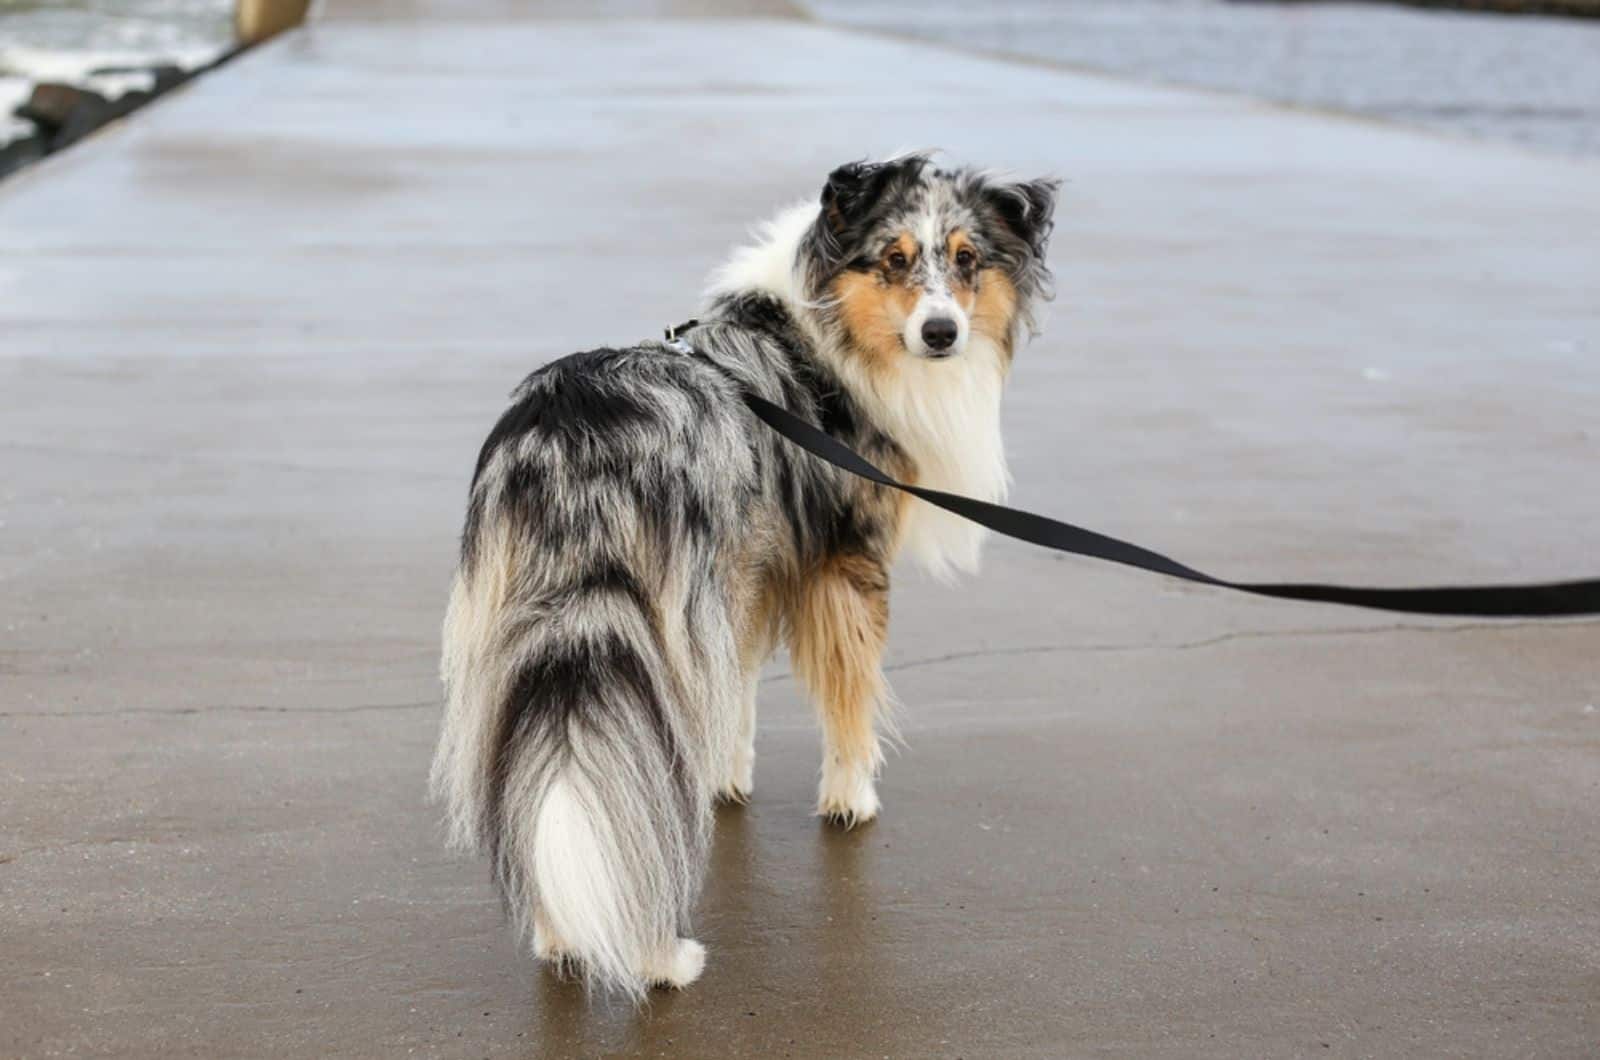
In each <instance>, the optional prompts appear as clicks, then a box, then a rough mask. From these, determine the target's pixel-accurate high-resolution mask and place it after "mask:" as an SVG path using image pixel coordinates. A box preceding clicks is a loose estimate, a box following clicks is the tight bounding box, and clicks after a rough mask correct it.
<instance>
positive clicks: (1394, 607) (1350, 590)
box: [667, 321, 1600, 618]
mask: <svg viewBox="0 0 1600 1060" xmlns="http://www.w3.org/2000/svg"><path fill="white" fill-rule="evenodd" d="M693 324H694V322H693V321H691V322H690V323H689V324H682V325H679V326H678V327H676V328H670V329H668V331H667V341H668V343H669V344H671V345H674V346H675V347H677V348H680V349H686V350H688V351H689V352H695V351H693V349H692V348H691V347H689V346H688V343H686V342H684V340H683V339H681V338H680V337H679V333H680V332H682V331H684V330H687V329H688V328H689V327H692V326H693ZM744 402H745V404H746V405H748V406H749V407H750V411H751V412H753V413H755V415H756V418H758V419H759V420H761V421H762V422H763V423H765V424H766V425H767V426H768V427H771V428H772V429H773V430H774V431H777V432H778V433H779V434H781V435H782V436H783V437H785V438H787V439H788V440H789V441H791V442H793V443H794V444H795V445H798V446H799V447H800V448H802V449H804V450H806V451H807V452H808V453H810V454H812V455H813V456H816V457H820V458H821V459H823V460H826V461H827V462H828V463H830V464H832V465H833V466H834V467H837V468H841V469H843V470H845V471H848V472H850V473H851V474H852V475H859V476H860V477H861V478H864V479H866V480H868V481H869V482H876V483H877V484H878V485H880V486H888V487H890V488H891V489H897V490H901V491H902V492H905V493H909V494H911V495H912V496H913V497H918V498H921V499H922V500H925V501H927V502H928V503H929V504H932V505H935V506H936V507H939V508H943V509H944V510H945V511H947V512H952V513H954V514H956V515H959V516H961V517H962V518H964V519H970V520H972V521H973V522H975V523H977V524H978V525H979V526H984V527H987V528H989V529H990V530H993V531H994V532H995V533H997V534H1005V535H1006V536H1007V537H1014V538H1016V539H1017V540H1019V541H1026V542H1028V543H1029V544H1033V545H1040V546H1043V547H1044V548H1049V549H1054V550H1055V551H1057V552H1068V553H1071V554H1073V555H1078V556H1088V557H1090V558H1091V559H1101V560H1105V561H1106V562H1108V563H1120V564H1122V565H1123V566H1125V567H1136V568H1138V569H1139V570H1147V571H1151V572H1153V573H1156V574H1165V575H1168V576H1169V577H1173V578H1181V579H1183V580H1184V581H1189V582H1198V583H1199V584H1201V585H1211V586H1216V587H1217V588H1221V589H1234V590H1237V591H1238V592H1242V593H1251V594H1253V595H1255V596H1270V597H1273V598H1274V599H1278V600H1310V601H1314V602H1317V603H1329V604H1348V605H1350V606H1352V607H1368V608H1374V609H1376V610H1379V611H1400V612H1405V613H1407V614H1418V615H1474V616H1483V617H1491V618H1553V617H1558V616H1571V615H1596V614H1600V578H1591V579H1585V580H1581V581H1568V582H1547V583H1544V584H1538V585H1477V586H1473V585H1466V586H1430V587H1424V588H1415V589H1385V588H1370V587H1362V586H1350V585H1322V584H1317V583H1315V582H1306V583H1280V582H1233V581H1228V580H1227V579H1225V578H1218V577H1215V576H1213V575H1210V574H1207V573H1205V572H1204V571H1199V570H1195V569H1194V568H1193V567H1190V566H1188V565H1187V564H1183V563H1179V562H1178V561H1177V560H1175V559H1172V558H1170V557H1168V556H1163V555H1162V554H1161V553H1159V552H1152V551H1150V550H1149V549H1147V548H1141V547H1140V546H1138V545H1135V544H1131V543H1129V542H1127V541H1120V540H1118V539H1117V538H1114V537H1107V536H1106V535H1105V534H1099V533H1096V532H1094V531H1093V530H1086V529H1084V528H1083V527H1081V526H1073V525H1072V524H1071V523H1063V522H1061V521H1059V520H1056V519H1050V518H1047V517H1046V516H1043V515H1035V514H1034V513H1032V512H1024V511H1019V510H1017V509H1016V508H1007V507H1005V506H1004V505H999V504H990V503H989V502H987V501H980V500H975V499H974V498H972V497H963V496H961V495H959V494H955V493H945V492H943V491H941V490H932V489H925V488H923V487H921V486H910V485H907V484H906V483H904V482H897V481H896V480H895V479H893V478H891V477H889V476H888V475H887V474H885V473H884V472H883V471H881V470H880V469H879V468H878V467H876V466H875V465H874V464H872V463H871V462H869V461H868V460H867V459H866V458H865V457H863V456H862V455H861V454H860V453H858V452H856V451H855V450H854V449H851V448H850V447H849V446H847V445H845V444H844V443H843V442H841V441H839V440H838V439H837V438H835V437H833V435H831V434H828V433H827V432H826V431H823V430H822V429H820V428H818V427H815V426H813V425H812V424H810V423H807V422H806V421H805V420H803V419H801V418H800V417H798V416H796V415H795V414H794V413H792V412H790V411H789V410H788V409H785V408H781V407H780V406H778V405H774V404H773V403H772V402H770V401H767V400H766V399H765V398H761V397H758V396H756V395H755V394H752V393H749V392H748V391H746V392H745V394H744Z"/></svg>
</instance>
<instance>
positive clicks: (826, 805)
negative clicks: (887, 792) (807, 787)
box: [817, 762, 882, 828]
mask: <svg viewBox="0 0 1600 1060" xmlns="http://www.w3.org/2000/svg"><path fill="white" fill-rule="evenodd" d="M881 805H882V804H881V803H879V802H878V789H877V786H876V785H875V784H873V782H872V771H871V770H870V769H852V768H849V767H846V766H840V765H834V764H833V763H831V762H830V763H827V764H825V765H823V767H822V783H821V784H820V785H818V788H817V813H818V815H820V816H822V817H826V818H827V819H828V820H830V821H832V822H833V823H834V824H837V825H842V826H843V827H845V828H854V827H855V826H856V825H860V824H866V823H867V822H868V821H870V820H872V819H873V818H874V817H876V816H878V810H879V808H880V807H881Z"/></svg>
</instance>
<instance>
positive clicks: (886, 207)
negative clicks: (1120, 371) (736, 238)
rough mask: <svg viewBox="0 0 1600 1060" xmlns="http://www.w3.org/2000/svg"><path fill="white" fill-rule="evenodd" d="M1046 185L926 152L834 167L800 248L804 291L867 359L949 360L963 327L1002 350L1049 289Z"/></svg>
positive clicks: (966, 336) (1050, 184)
mask: <svg viewBox="0 0 1600 1060" xmlns="http://www.w3.org/2000/svg"><path fill="white" fill-rule="evenodd" d="M1056 187H1057V182H1056V181H1053V180H1035V181H1026V182H1020V183H1017V182H1010V181H1004V180H999V179H996V178H993V177H990V176H988V175H986V174H984V173H981V172H978V171H975V170H940V169H935V168H933V167H932V165H931V164H930V161H929V159H928V157H927V156H926V155H907V156H904V157H901V158H897V159H894V160H892V161H888V162H875V163H868V162H852V163H850V164H848V165H844V166H840V167H839V168H838V169H836V170H834V171H833V172H832V173H831V174H829V176H828V182H827V184H826V185H825V186H824V187H823V189H822V209H821V210H820V212H819V213H818V215H817V220H816V223H815V226H814V227H813V229H812V231H811V233H810V238H809V239H808V240H807V241H806V244H805V246H804V248H803V250H802V253H803V254H804V255H805V273H806V280H807V286H808V287H809V288H810V290H809V292H808V294H809V296H810V297H811V298H812V299H814V300H815V301H817V302H820V303H822V304H824V305H827V306H830V307H832V308H833V310H834V315H835V317H836V319H837V322H838V325H839V326H840V327H841V328H842V329H843V330H844V332H845V333H846V336H847V337H848V339H849V343H850V345H851V346H852V347H853V348H854V349H856V350H858V351H860V352H861V353H862V354H863V355H865V356H868V357H871V358H874V359H883V360H885V361H890V360H892V359H894V358H902V357H916V358H925V359H929V360H938V359H942V358H948V357H959V356H961V355H962V354H964V353H965V352H966V351H967V348H968V346H969V344H970V342H971V341H972V338H973V336H974V335H977V336H979V337H982V338H985V339H987V340H989V341H990V342H992V343H993V344H994V345H995V347H996V348H997V349H999V350H1000V351H1001V352H1002V353H1003V355H1004V356H1006V357H1008V358H1009V357H1010V355H1011V353H1012V352H1013V350H1012V347H1013V344H1014V342H1015V339H1016V337H1017V334H1018V332H1019V330H1021V329H1023V328H1026V327H1027V326H1030V325H1031V324H1032V316H1031V309H1032V307H1033V305H1034V303H1035V302H1036V301H1037V300H1039V299H1041V298H1048V297H1049V293H1050V292H1049V282H1050V271H1049V268H1048V266H1047V265H1046V264H1045V250H1046V248H1047V245H1048V243H1049V239H1050V230H1051V227H1052V221H1051V216H1052V213H1053V212H1054V208H1055V194H1056Z"/></svg>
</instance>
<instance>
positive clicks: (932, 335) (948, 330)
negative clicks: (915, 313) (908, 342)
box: [922, 317, 959, 350]
mask: <svg viewBox="0 0 1600 1060" xmlns="http://www.w3.org/2000/svg"><path fill="white" fill-rule="evenodd" d="M957 334H959V331H958V330H957V328H956V322H955V321H954V320H951V319H950V318H949V317H934V318H932V319H931V320H929V321H928V322H927V323H925V324H923V325H922V341H923V342H926V343H927V344H928V349H930V350H948V349H949V348H950V347H952V346H954V345H955V344H956V335H957Z"/></svg>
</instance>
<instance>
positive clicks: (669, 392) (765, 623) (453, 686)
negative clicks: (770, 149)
mask: <svg viewBox="0 0 1600 1060" xmlns="http://www.w3.org/2000/svg"><path fill="white" fill-rule="evenodd" d="M1055 190H1056V185H1055V183H1054V182H1053V181H1043V180H1041V181H1032V182H1026V183H1014V182H1009V181H1004V180H1000V179H998V178H995V177H992V176H989V175H987V174H985V173H981V172H977V171H974V170H967V169H956V170H944V169H938V168H935V167H934V165H933V164H932V163H931V162H930V160H929V159H928V157H927V156H925V155H911V156H905V157H900V158H896V159H894V160H891V161H887V162H882V163H875V164H869V163H855V164H851V165H846V166H842V167H841V168H839V169H837V170H835V171H834V172H833V173H832V174H830V175H829V177H828V180H827V184H826V186H825V187H824V188H823V190H822V195H821V201H820V203H806V204H803V205H800V206H796V207H794V208H792V209H790V210H787V211H785V212H783V213H781V214H780V215H779V216H778V217H777V218H776V219H775V220H773V221H772V222H771V223H770V224H768V225H767V226H765V227H764V228H763V229H762V230H761V232H760V234H759V239H758V240H757V242H756V243H755V245H753V246H749V247H746V248H745V249H742V250H740V251H738V252H737V253H736V254H734V256H733V257H732V259H731V260H730V261H729V262H728V264H727V265H725V266H724V267H723V268H722V269H721V270H719V271H718V272H717V273H716V275H715V276H714V277H713V279H712V282H711V285H710V289H709V292H708V297H707V307H706V309H705V311H704V312H703V313H702V315H701V317H700V320H699V323H698V325H697V326H696V327H694V328H693V330H692V331H690V332H688V333H687V335H686V338H687V341H688V343H689V344H690V345H691V346H692V347H693V351H694V352H693V353H692V354H691V353H687V352H684V351H683V350H681V349H675V348H673V347H672V346H669V345H667V344H662V343H651V342H646V343H642V344H640V345H637V346H630V347H627V348H621V349H598V350H592V351H590V352H588V353H578V354H573V355H572V356H570V357H566V358H563V359H561V360H559V361H556V362H554V363H552V364H549V365H546V366H545V367H543V368H541V369H539V370H538V371H536V372H534V373H533V374H532V375H530V376H529V377H528V378H527V379H526V380H524V381H523V383H522V385H521V386H520V387H518V388H517V390H516V391H515V393H514V394H513V400H512V404H511V407H510V408H509V409H508V410H507V411H506V412H505V414H504V415H503V416H501V417H500V421H499V422H498V423H496V424H495V426H494V429H493V430H492V431H490V433H489V437H488V440H487V441H485V442H484V445H483V450H482V452H481V453H480V454H479V456H478V463H477V468H476V470H475V472H474V474H473V479H472V491H471V499H470V503H469V506H468V509H467V517H466V526H465V529H464V530H463V532H462V538H461V560H460V568H459V571H458V573H457V575H456V578H455V582H454V587H453V589H452V592H451V597H450V606H449V613H448V615H447V616H446V618H445V625H444V659H443V665H442V672H443V677H444V682H445V686H446V689H447V693H448V698H449V704H448V707H447V710H446V714H445V718H444V725H443V731H442V732H441V734H440V737H439V746H438V750H437V753H436V756H435V758H434V762H433V776H432V780H433V789H434V792H435V794H436V795H437V796H438V797H439V798H441V799H442V800H443V801H444V802H445V803H446V804H447V806H448V810H449V824H450V831H451V838H452V840H453V842H454V843H455V844H456V845H459V846H461V847H465V848H469V849H474V850H482V851H485V852H487V854H488V855H489V857H490V858H491V859H492V862H493V868H494V874H495V878H496V880H497V882H498V884H499V886H500V888H501V891H502V893H503V894H504V897H505V899H506V904H507V907H508V908H509V910H510V912H511V914H512V916H513V918H514V919H515V921H516V924H517V927H518V929H519V930H520V931H521V932H523V933H524V934H526V935H529V936H531V939H532V945H533V950H534V952H535V954H537V955H538V956H539V957H541V958H544V959H547V960H551V961H555V962H572V963H573V964H574V965H575V966H577V967H578V968H581V969H582V970H583V972H584V974H585V975H586V976H587V977H588V979H589V980H590V981H591V982H593V983H598V984H601V985H603V986H606V987H611V988H618V989H621V990H623V991H626V992H628V993H630V994H632V995H633V996H634V997H635V998H638V997H641V996H642V995H643V994H644V992H645V990H646V989H647V988H648V987H650V986H672V987H682V986H685V985H687V984H688V983H690V982H692V981H693V980H694V979H695V978H696V977H697V976H698V975H699V974H700V972H701V969H702V968H703V966H704V964H705V949H704V947H702V946H701V945H700V943H698V942H696V941H694V940H693V939H691V938H690V937H689V931H688V926H689V914H690V911H691V910H692V909H693V907H694V902H695V897H696V894H697V892H698V891H699V887H700V881H701V876H702V873H703V870H704V866H705V862H706V856H707V846H708V843H709V840H710V835H711V822H712V812H711V811H712V805H713V803H714V802H715V801H716V800H718V799H722V800H731V801H742V800H744V799H747V798H748V797H749V796H750V790H751V772H752V768H753V765H754V749H753V748H754V744H753V741H754V735H755V724H756V681H757V674H758V671H759V670H760V667H761V664H762V662H763V660H765V659H766V658H767V656H768V654H769V653H770V652H771V651H772V650H773V649H774V647H775V646H776V645H777V644H778V642H779V641H782V642H784V643H785V644H786V645H787V646H788V650H789V653H790V656H791V658H792V660H793V664H794V668H795V670H796V671H797V673H798V674H799V675H800V677H801V678H802V679H803V680H804V682H805V684H806V686H807V687H808V689H809V690H810V692H811V694H812V696H813V698H814V699H815V700H816V704H817V708H818V712H819V714H820V717H821V725H822V743H823V753H822V777H821V783H820V786H819V791H818V795H817V812H818V813H820V814H822V815H823V816H825V817H827V818H830V819H832V820H834V821H836V822H839V823H840V824H842V825H843V826H845V827H850V826H853V825H857V824H860V823H862V822H864V821H869V820H871V819H872V818H873V817H874V816H875V815H876V814H877V813H878V795H877V792H876V790H875V788H874V779H875V777H876V774H877V772H878V768H879V765H880V763H881V761H882V755H881V753H880V750H879V737H878V733H877V729H878V727H879V726H880V724H882V723H883V722H884V721H885V717H884V712H885V709H886V702H887V687H886V685H885V683H884V678H883V674H882V672H881V670H880V658H881V655H882V652H883V649H884V641H885V638H886V636H887V634H888V624H889V569H890V566H891V564H892V563H893V561H894V559H895V556H896V554H897V553H899V552H900V551H901V549H902V548H905V549H908V550H910V552H911V553H912V554H913V555H914V556H915V557H916V558H917V559H919V560H920V561H922V562H923V563H924V564H925V565H926V566H927V567H929V568H931V569H932V570H933V571H934V572H936V573H938V574H941V575H943V574H947V573H949V572H951V571H954V570H970V569H972V568H973V567H974V566H975V565H976V563H977V560H978V549H979V544H980V538H981V531H979V530H978V529H977V528H975V527H973V526H972V525H970V524H967V523H964V522H962V521H960V520H959V519H956V518H955V517H953V516H949V515H946V514H945V513H943V512H940V511H938V510H936V509H934V508H931V507H928V506H925V505H924V504H923V502H921V501H917V500H912V499H908V498H907V497H906V496H904V495H901V494H898V493H895V492H892V491H890V490H887V489H885V488H883V487H880V486H877V485H874V484H871V483H868V482H866V481H864V480H861V479H857V478H853V477H851V476H848V475H846V474H845V473H843V472H841V471H837V470H835V469H834V468H832V467H831V466H829V465H827V464H825V463H823V462H821V461H819V460H817V459H815V458H814V457H812V456H810V455H809V454H807V453H804V452H802V451H800V450H798V449H796V448H793V447H791V446H790V445H789V444H788V443H787V442H785V441H783V440H782V439H781V438H779V437H778V436H777V435H775V434H774V433H772V432H771V431H770V430H768V429H767V428H766V427H765V426H764V425H763V424H761V423H760V422H759V421H757V420H756V419H755V418H754V417H753V416H752V414H751V413H750V412H749V410H748V408H747V407H746V405H745V404H744V402H743V401H742V399H741V392H745V391H748V392H753V393H755V394H758V395H760V396H761V397H764V398H766V399H767V400H768V401H771V402H776V403H778V404H780V405H782V406H784V407H786V408H787V409H789V410H790V411H791V412H794V413H796V414H797V415H800V416H803V417H805V418H806V419H808V420H810V421H811V422H813V423H815V424H818V425H820V426H821V427H822V428H823V429H824V430H826V431H828V432H829V433H831V434H833V435H834V436H835V437H837V438H839V439H841V440H842V441H844V442H845V443H846V444H848V445H850V446H851V447H853V448H854V449H856V450H857V451H858V452H860V453H862V454H863V455H865V456H866V457H867V458H868V459H869V460H871V461H873V462H874V463H876V464H877V465H878V466H879V467H882V468H884V469H885V470H887V471H888V472H889V473H890V474H892V475H894V476H896V477H898V478H899V479H901V480H902V481H907V482H916V483H919V484H922V485H926V486H932V487H935V488H938V489H942V490H948V491H952V492H957V493H964V494H968V495H970V496H974V497H980V498H983V499H986V500H996V499H999V498H1000V496H1001V495H1002V494H1003V493H1004V491H1005V486H1006V465H1005V454H1004V451H1003V448H1002V445H1001V440H1000V393H1001V387H1002V385H1003V384H1004V382H1005V379H1006V375H1007V372H1008V369H1009V368H1010V365H1011V360H1012V357H1013V356H1014V354H1015V353H1016V350H1017V347H1018V345H1019V344H1020V343H1021V342H1023V341H1024V340H1025V339H1026V338H1027V337H1028V335H1029V334H1030V333H1031V330H1032V323H1033V315H1032V310H1033V309H1034V308H1035V306H1036V305H1037V304H1038V303H1039V302H1040V301H1041V300H1042V299H1044V298H1047V297H1048V296H1049V281H1050V273H1049V270H1048V268H1047V267H1046V265H1045V247H1046V242H1047V240H1048V239H1049V235H1050V229H1051V215H1052V211H1053V207H1054V200H1055Z"/></svg>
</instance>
